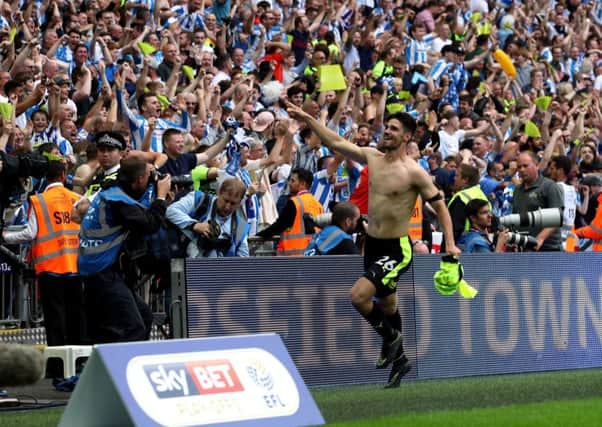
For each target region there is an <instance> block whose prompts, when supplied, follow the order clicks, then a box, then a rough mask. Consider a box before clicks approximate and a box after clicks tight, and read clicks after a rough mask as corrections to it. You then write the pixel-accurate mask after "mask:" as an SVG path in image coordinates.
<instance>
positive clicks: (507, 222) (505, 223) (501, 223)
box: [497, 208, 563, 249]
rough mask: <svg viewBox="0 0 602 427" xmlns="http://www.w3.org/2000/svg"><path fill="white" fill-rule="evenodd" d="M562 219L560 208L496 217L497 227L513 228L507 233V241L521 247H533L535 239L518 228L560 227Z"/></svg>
mask: <svg viewBox="0 0 602 427" xmlns="http://www.w3.org/2000/svg"><path fill="white" fill-rule="evenodd" d="M562 221H563V216H562V208H548V209H538V210H536V211H531V212H524V213H520V214H510V215H505V216H501V217H498V218H497V229H498V230H499V229H509V230H514V231H510V232H509V233H508V241H507V243H509V244H511V245H516V246H518V247H519V248H523V249H534V248H535V247H536V246H537V239H535V237H533V236H530V235H528V234H526V233H518V232H516V230H518V229H523V230H524V229H533V228H546V227H561V226H562Z"/></svg>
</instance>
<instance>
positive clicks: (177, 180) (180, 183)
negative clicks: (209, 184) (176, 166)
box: [171, 174, 192, 188]
mask: <svg viewBox="0 0 602 427" xmlns="http://www.w3.org/2000/svg"><path fill="white" fill-rule="evenodd" d="M171 186H172V187H179V188H185V187H192V176H191V175H190V174H186V175H176V176H172V177H171Z"/></svg>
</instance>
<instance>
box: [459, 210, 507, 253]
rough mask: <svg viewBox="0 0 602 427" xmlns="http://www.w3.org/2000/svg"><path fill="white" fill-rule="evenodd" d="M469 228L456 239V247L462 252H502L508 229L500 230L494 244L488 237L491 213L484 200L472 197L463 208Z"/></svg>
mask: <svg viewBox="0 0 602 427" xmlns="http://www.w3.org/2000/svg"><path fill="white" fill-rule="evenodd" d="M464 212H465V213H466V218H468V221H469V222H470V228H469V229H468V230H467V231H464V232H463V233H462V235H461V236H460V239H459V240H458V247H459V248H460V249H461V250H462V252H465V253H469V254H487V253H492V252H504V245H505V244H506V241H507V240H508V231H506V230H503V231H500V232H499V233H498V235H497V243H496V244H495V245H494V242H492V241H491V240H490V239H489V234H488V230H489V229H490V228H491V220H492V218H493V215H492V213H491V208H490V207H489V203H488V202H487V201H486V200H481V199H473V200H471V201H470V202H468V203H467V204H466V208H465V209H464Z"/></svg>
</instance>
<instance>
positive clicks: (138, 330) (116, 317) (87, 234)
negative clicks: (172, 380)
mask: <svg viewBox="0 0 602 427" xmlns="http://www.w3.org/2000/svg"><path fill="white" fill-rule="evenodd" d="M151 170H152V167H151V165H149V164H148V163H147V162H145V161H144V159H142V158H141V157H138V156H129V157H127V158H126V159H124V160H122V161H121V167H120V169H119V173H118V176H117V179H116V180H115V185H113V186H110V187H108V188H104V189H103V190H101V191H100V192H99V193H98V194H97V196H96V197H95V198H94V200H93V201H92V203H91V206H90V209H88V210H87V212H86V215H85V216H84V219H83V221H82V224H81V231H80V236H79V257H78V262H77V264H78V270H79V273H80V275H82V276H83V278H84V286H85V287H84V297H85V307H86V315H87V316H88V327H89V334H90V338H91V340H92V342H93V343H106V342H119V341H140V340H145V339H148V337H149V334H150V326H151V323H152V312H151V311H150V309H149V307H148V306H147V305H146V304H145V303H144V302H143V301H142V300H141V299H140V298H139V297H138V296H137V295H136V294H135V293H134V292H133V291H132V289H131V287H130V285H131V283H127V280H126V276H125V273H124V271H129V270H131V268H132V266H133V265H134V263H135V262H136V259H137V258H140V257H142V256H144V255H146V254H147V253H148V248H147V246H146V240H145V239H144V236H146V235H149V234H153V233H156V232H157V231H158V230H159V229H160V227H161V224H162V222H163V217H164V215H165V210H166V208H167V204H166V202H165V197H166V195H167V193H168V191H169V189H170V185H171V182H170V177H169V176H166V177H165V178H163V179H161V180H159V181H157V183H156V187H157V198H156V200H153V201H152V202H151V203H150V206H149V207H146V206H145V205H144V204H142V203H141V202H139V200H141V199H143V197H144V196H145V195H146V194H148V188H149V185H150V184H152V183H151V182H150V177H151V175H152V174H151Z"/></svg>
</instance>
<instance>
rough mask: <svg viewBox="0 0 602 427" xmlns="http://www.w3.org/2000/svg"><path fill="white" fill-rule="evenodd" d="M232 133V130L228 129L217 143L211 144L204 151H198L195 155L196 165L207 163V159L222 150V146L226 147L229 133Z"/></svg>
mask: <svg viewBox="0 0 602 427" xmlns="http://www.w3.org/2000/svg"><path fill="white" fill-rule="evenodd" d="M231 134H232V130H231V129H228V131H227V132H226V133H225V134H224V136H223V137H222V139H220V140H219V141H218V143H217V144H213V145H212V146H211V147H209V148H208V149H207V150H205V152H203V153H199V154H197V155H196V164H197V166H198V165H200V164H202V163H207V162H208V161H209V160H211V159H212V158H214V157H215V156H217V155H218V154H219V153H221V152H222V150H223V149H224V148H226V144H227V143H228V141H229V140H230V135H231Z"/></svg>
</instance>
